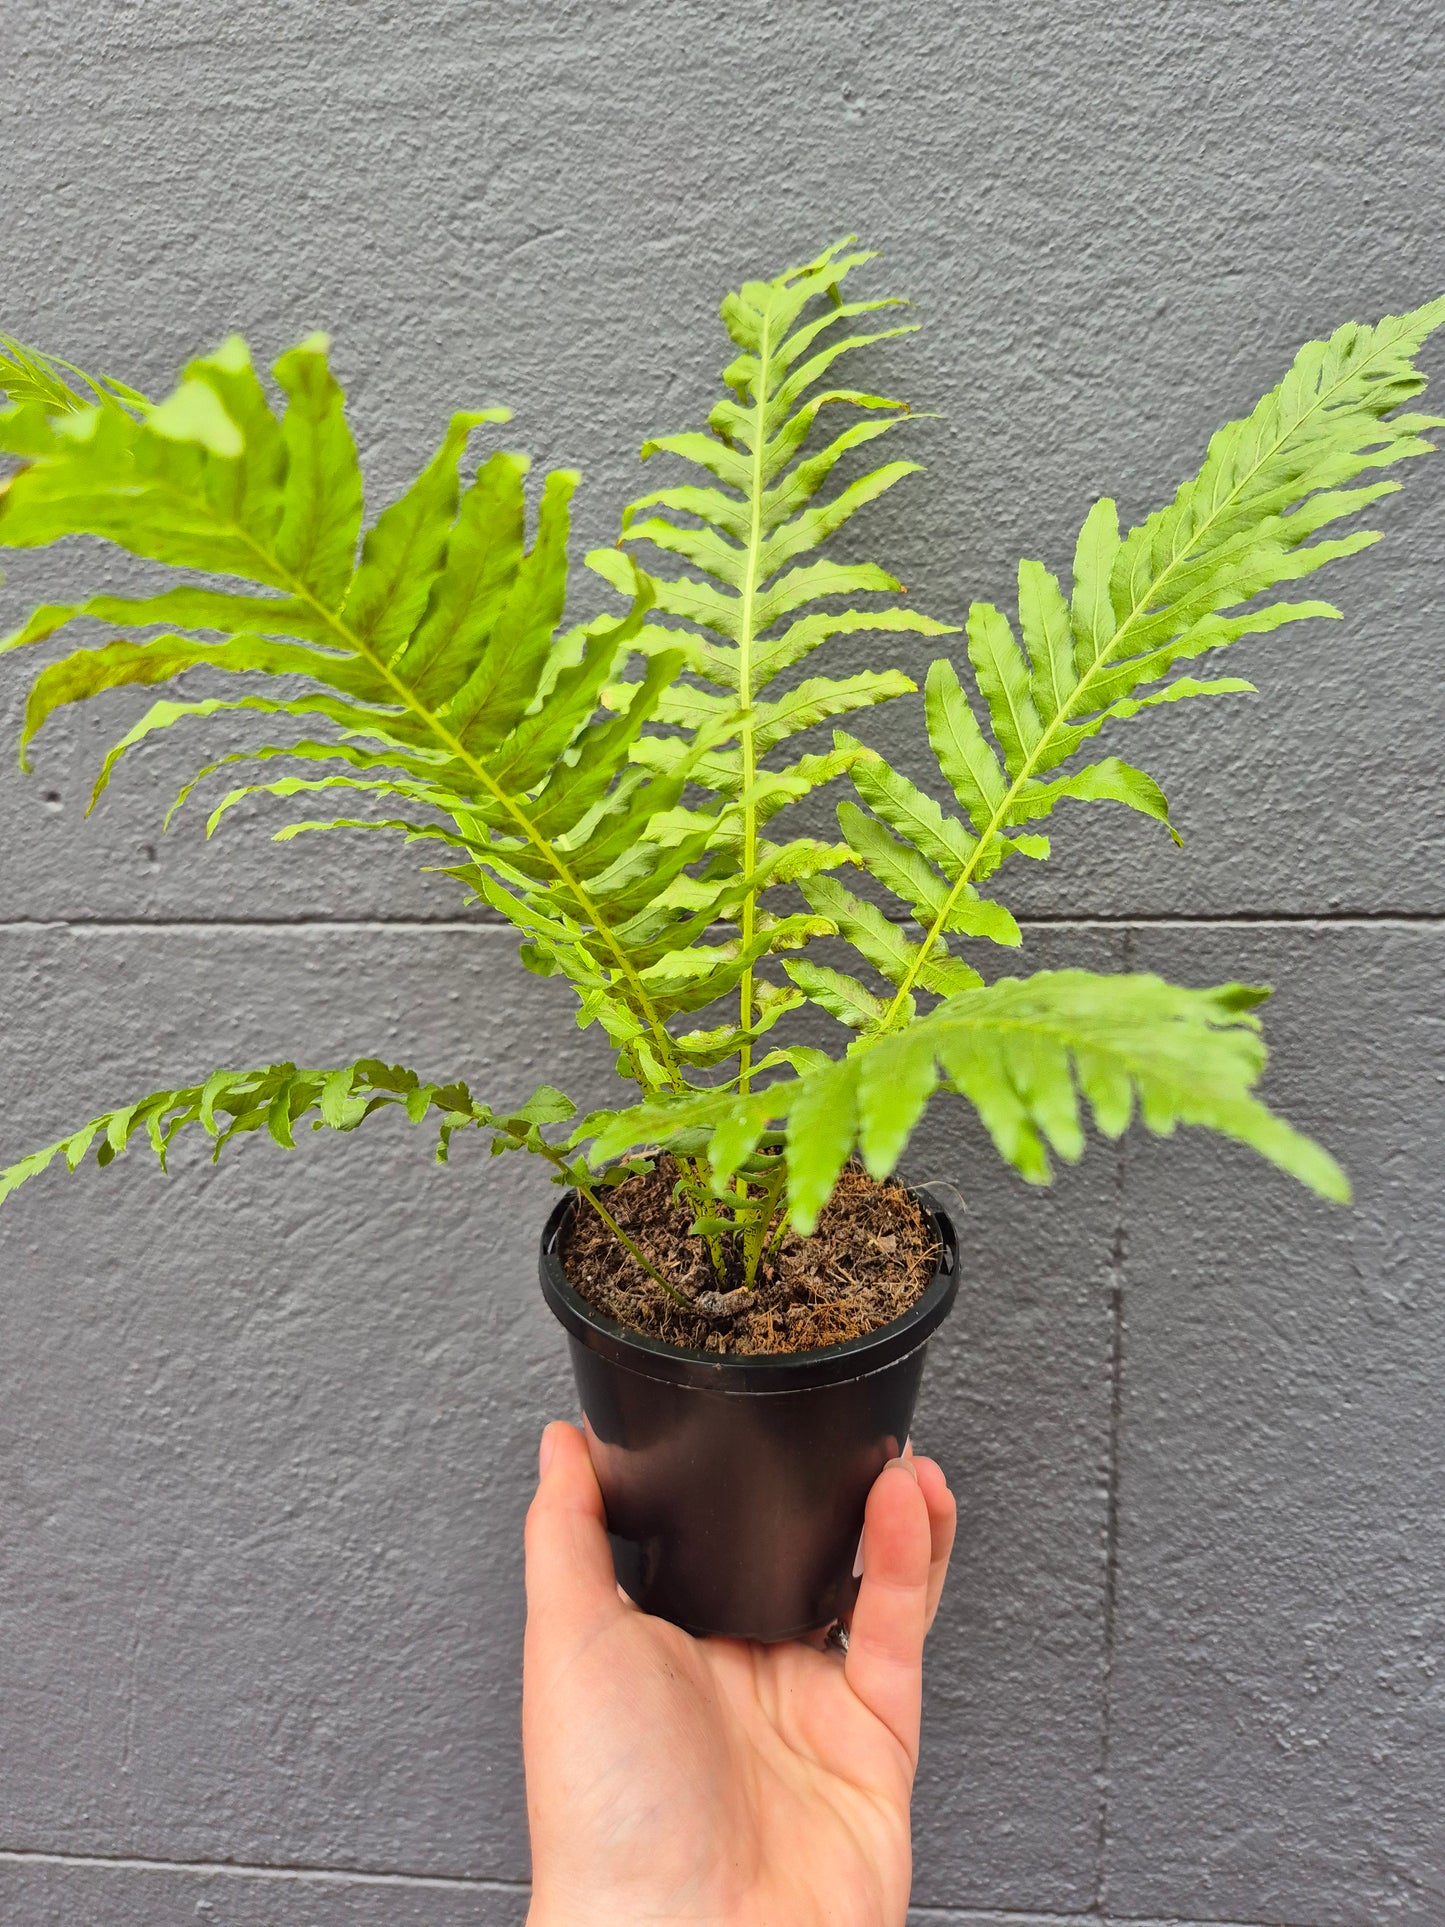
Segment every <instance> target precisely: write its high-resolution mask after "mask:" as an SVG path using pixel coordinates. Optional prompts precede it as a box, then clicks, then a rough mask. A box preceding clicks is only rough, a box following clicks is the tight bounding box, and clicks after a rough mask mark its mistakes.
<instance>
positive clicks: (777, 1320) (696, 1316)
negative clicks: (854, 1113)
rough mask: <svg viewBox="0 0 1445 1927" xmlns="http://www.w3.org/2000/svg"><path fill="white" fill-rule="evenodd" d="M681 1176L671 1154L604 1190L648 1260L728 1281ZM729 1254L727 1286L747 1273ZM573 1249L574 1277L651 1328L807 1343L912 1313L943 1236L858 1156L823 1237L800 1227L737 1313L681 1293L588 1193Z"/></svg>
mask: <svg viewBox="0 0 1445 1927" xmlns="http://www.w3.org/2000/svg"><path fill="white" fill-rule="evenodd" d="M676 1175H677V1173H676V1167H675V1165H674V1163H673V1160H672V1159H671V1158H670V1157H663V1158H659V1160H658V1162H657V1165H656V1167H655V1168H654V1169H653V1170H652V1171H650V1172H648V1173H647V1174H646V1175H644V1176H641V1177H633V1178H628V1179H627V1180H626V1182H625V1183H623V1184H620V1185H618V1187H617V1189H616V1190H615V1191H609V1192H607V1193H605V1194H604V1199H603V1201H604V1203H605V1204H606V1206H607V1209H608V1211H609V1212H611V1214H612V1216H613V1217H614V1218H615V1219H616V1220H617V1222H618V1224H619V1225H620V1226H621V1227H622V1229H623V1230H624V1231H625V1232H626V1233H627V1235H628V1237H629V1238H631V1239H632V1240H633V1242H634V1243H635V1244H636V1245H637V1246H638V1248H639V1249H640V1250H641V1251H642V1252H643V1253H644V1254H645V1256H646V1258H647V1260H648V1263H649V1264H651V1265H653V1266H655V1268H656V1269H657V1270H658V1271H659V1272H661V1274H662V1276H663V1277H664V1278H666V1279H668V1280H669V1282H670V1283H672V1284H674V1285H675V1286H676V1287H677V1288H678V1289H679V1290H680V1291H681V1292H683V1293H684V1295H685V1296H687V1297H689V1298H692V1297H696V1296H697V1294H698V1293H699V1292H706V1291H710V1290H715V1289H719V1288H720V1287H719V1280H718V1279H717V1278H716V1277H715V1275H714V1273H713V1269H712V1264H711V1261H710V1260H709V1258H708V1252H707V1246H706V1245H705V1244H704V1242H703V1240H702V1239H701V1238H694V1237H691V1236H689V1234H688V1225H689V1224H690V1223H691V1222H692V1210H691V1207H690V1206H689V1205H688V1204H687V1203H686V1201H680V1202H677V1203H674V1202H673V1197H672V1187H673V1184H674V1182H675V1179H676ZM729 1257H730V1258H731V1259H732V1261H733V1264H734V1265H736V1266H737V1275H736V1276H730V1277H729V1278H727V1279H726V1280H724V1281H722V1287H721V1288H724V1289H725V1288H726V1287H728V1286H734V1285H737V1284H740V1283H741V1282H742V1274H741V1264H740V1260H739V1259H738V1256H737V1254H736V1253H729ZM563 1259H564V1263H565V1265H566V1269H567V1277H568V1281H569V1282H570V1283H571V1285H572V1287H573V1289H574V1290H575V1291H576V1292H577V1293H578V1294H579V1295H580V1296H581V1297H583V1298H585V1299H586V1300H587V1302H588V1304H589V1305H591V1306H592V1307H593V1308H594V1309H595V1310H597V1311H600V1312H601V1313H603V1315H604V1316H605V1317H608V1318H613V1319H615V1320H616V1321H617V1323H618V1324H619V1325H627V1326H629V1327H630V1328H631V1329H632V1330H633V1331H639V1332H644V1333H646V1334H647V1336H648V1337H651V1338H660V1339H663V1340H664V1341H665V1342H666V1343H668V1344H671V1345H682V1346H685V1347H687V1348H688V1349H689V1350H693V1351H712V1352H748V1353H754V1354H756V1353H759V1352H804V1351H812V1350H814V1349H816V1348H817V1347H818V1346H821V1345H837V1344H840V1343H841V1342H842V1341H843V1340H844V1339H847V1338H858V1337H861V1336H862V1334H863V1333H865V1332H871V1331H876V1330H877V1329H878V1328H879V1326H880V1325H887V1324H891V1323H892V1321H893V1320H894V1319H895V1318H898V1317H900V1316H901V1315H902V1314H903V1313H904V1312H905V1311H907V1310H908V1308H909V1306H910V1305H911V1304H913V1303H914V1301H915V1300H916V1299H918V1298H919V1297H921V1296H922V1294H923V1292H924V1291H925V1289H926V1288H927V1286H928V1284H929V1283H930V1281H931V1280H932V1277H933V1274H934V1270H935V1267H936V1265H937V1261H938V1241H937V1239H936V1238H935V1237H934V1236H933V1233H932V1231H931V1230H930V1229H929V1226H928V1223H927V1220H926V1219H925V1218H924V1216H923V1214H922V1212H921V1211H920V1210H919V1208H918V1206H917V1204H916V1203H915V1202H914V1201H913V1199H912V1198H911V1197H910V1196H909V1195H908V1193H907V1192H906V1191H905V1190H904V1188H903V1186H902V1185H901V1184H894V1183H883V1184H879V1183H877V1182H876V1181H875V1180H874V1179H873V1178H870V1177H869V1176H868V1174H867V1172H866V1171H864V1170H863V1169H862V1168H861V1167H860V1166H858V1165H849V1166H848V1168H847V1169H846V1170H845V1171H844V1172H843V1175H842V1177H841V1178H840V1179H839V1181H838V1188H837V1190H836V1191H835V1192H834V1194H833V1196H832V1198H831V1200H830V1201H829V1203H828V1204H827V1206H826V1207H825V1209H824V1211H823V1214H822V1216H821V1218H820V1219H819V1221H818V1229H817V1230H816V1231H815V1232H814V1234H813V1236H812V1237H811V1238H800V1237H799V1236H798V1235H797V1233H796V1232H794V1231H789V1232H788V1234H787V1236H786V1237H785V1238H784V1240H783V1243H782V1245H781V1246H780V1247H779V1249H778V1252H777V1255H776V1256H775V1257H774V1258H773V1259H772V1260H771V1261H766V1262H765V1263H764V1265H763V1267H762V1269H761V1270H760V1272H759V1274H758V1281H757V1284H756V1286H755V1288H754V1290H753V1292H752V1293H751V1294H750V1296H749V1299H748V1302H747V1304H746V1305H745V1306H744V1308H743V1309H742V1310H741V1311H737V1312H734V1313H733V1314H732V1315H731V1316H724V1317H712V1318H708V1317H704V1316H703V1315H702V1314H701V1313H700V1312H695V1311H692V1310H690V1309H688V1308H687V1307H685V1306H682V1305H679V1304H678V1303H677V1302H676V1300H675V1299H672V1298H669V1297H668V1296H667V1295H666V1294H665V1293H664V1292H663V1291H662V1290H661V1288H660V1287H659V1286H658V1285H657V1284H656V1283H655V1282H654V1280H653V1279H651V1278H649V1277H648V1275H647V1273H646V1272H645V1271H644V1270H643V1269H642V1267H641V1266H640V1265H639V1264H638V1262H637V1260H636V1259H635V1258H634V1257H633V1256H632V1254H631V1252H629V1251H627V1250H626V1249H625V1248H624V1247H623V1246H622V1245H620V1244H619V1243H618V1242H617V1239H616V1238H615V1237H614V1236H613V1234H612V1232H611V1230H610V1229H609V1228H608V1226H607V1225H605V1224H604V1223H603V1222H602V1220H601V1218H599V1217H598V1215H597V1213H596V1212H595V1211H594V1210H593V1209H592V1207H591V1206H590V1205H589V1204H588V1203H587V1201H586V1199H582V1200H579V1204H578V1211H577V1217H576V1220H575V1222H574V1224H573V1227H572V1231H571V1234H570V1236H569V1237H568V1240H567V1244H566V1248H565V1250H564V1252H563ZM730 1269H732V1266H730Z"/></svg>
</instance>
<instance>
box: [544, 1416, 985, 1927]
mask: <svg viewBox="0 0 1445 1927" xmlns="http://www.w3.org/2000/svg"><path fill="white" fill-rule="evenodd" d="M953 1530H954V1503H953V1497H952V1495H951V1493H950V1492H949V1490H948V1485H947V1482H946V1481H945V1479H944V1476H943V1473H942V1472H941V1471H940V1470H939V1468H938V1466H936V1465H935V1464H934V1463H933V1461H932V1460H931V1459H914V1458H912V1457H905V1458H904V1459H895V1460H893V1461H892V1462H891V1463H890V1464H889V1465H887V1466H885V1467H884V1469H883V1471H882V1472H881V1473H880V1475H879V1477H878V1479H877V1481H876V1483H875V1484H874V1486H873V1490H872V1492H871V1493H870V1494H869V1498H868V1507H867V1512H866V1514H865V1519H864V1528H863V1580H862V1585H861V1587H860V1589H859V1593H858V1600H857V1604H856V1605H855V1606H854V1609H853V1613H852V1618H851V1625H850V1629H849V1640H848V1652H847V1654H846V1656H844V1655H842V1654H840V1653H838V1652H836V1651H833V1650H831V1649H825V1648H823V1647H821V1646H814V1645H808V1644H804V1643H802V1642H799V1641H789V1642H784V1643H783V1644H780V1645H776V1646H759V1645H751V1644H748V1643H746V1642H745V1641H742V1640H734V1639H693V1638H692V1637H691V1636H690V1635H689V1634H687V1633H684V1632H682V1631H681V1630H680V1629H679V1628H678V1627H676V1626H673V1625H670V1624H669V1623H668V1621H666V1620H664V1619H654V1618H652V1617H651V1616H650V1615H649V1614H647V1613H644V1612H641V1611H639V1609H638V1608H637V1607H636V1606H634V1605H632V1604H631V1603H630V1602H629V1601H627V1600H624V1599H623V1598H622V1596H621V1595H620V1594H619V1592H618V1589H617V1584H616V1580H615V1578H614V1576H613V1570H612V1553H611V1550H610V1548H609V1546H608V1543H607V1535H606V1530H605V1527H604V1513H603V1507H602V1495H601V1493H600V1491H599V1490H598V1486H597V1479H596V1476H595V1474H594V1473H593V1470H592V1462H591V1460H590V1458H589V1457H588V1455H587V1447H586V1444H585V1442H584V1440H583V1438H582V1435H581V1433H580V1432H578V1431H577V1430H576V1428H575V1427H574V1426H571V1425H562V1424H554V1425H549V1426H548V1427H547V1430H546V1431H545V1432H544V1433H543V1435H542V1450H541V1480H540V1483H539V1484H538V1487H537V1495H536V1497H535V1499H534V1500H533V1501H532V1507H531V1510H530V1511H529V1513H528V1515H527V1639H526V1651H525V1661H524V1666H523V1686H522V1738H523V1747H524V1751H525V1754H526V1764H527V1814H528V1820H529V1824H530V1826H531V1833H532V1881H533V1887H532V1908H531V1912H530V1913H529V1915H528V1927H563V1923H565V1927H643V1923H646V1924H647V1927H664V1924H665V1927H682V1923H688V1927H694V1924H695V1923H708V1924H709V1927H814V1923H816V1924H817V1927H823V1923H825V1922H826V1923H827V1927H902V1923H903V1920H904V1917H905V1915H906V1913H907V1909H908V1891H909V1880H910V1872H911V1853H910V1846H909V1827H908V1802H909V1795H910V1792H911V1790H912V1786H913V1774H914V1770H915V1768H916V1766H917V1764H918V1724H919V1713H920V1707H921V1700H922V1657H923V1640H924V1635H925V1634H926V1632H927V1630H928V1628H929V1626H930V1625H931V1624H932V1621H933V1615H934V1612H935V1610H936V1609H937V1606H938V1598H939V1594H940V1593H941V1592H942V1590H943V1579H944V1573H945V1571H946V1569H947V1566H948V1555H949V1551H950V1549H951V1547H952V1544H953Z"/></svg>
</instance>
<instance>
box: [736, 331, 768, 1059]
mask: <svg viewBox="0 0 1445 1927" xmlns="http://www.w3.org/2000/svg"><path fill="white" fill-rule="evenodd" d="M771 328H772V312H771V308H770V309H769V310H768V311H767V312H766V313H765V314H764V315H763V332H762V338H761V340H760V341H759V344H758V372H757V374H756V375H755V376H754V377H753V419H754V422H755V424H756V427H755V432H754V436H753V475H752V490H751V492H752V508H751V515H750V519H749V527H748V544H747V572H746V574H745V575H744V577H743V607H742V616H741V619H740V621H739V623H738V701H739V704H740V706H741V708H742V712H743V722H742V729H741V731H740V733H739V737H738V750H739V753H740V757H741V762H742V783H743V795H744V796H747V795H748V794H749V793H750V792H751V790H752V787H753V784H754V783H755V781H756V780H757V760H758V759H757V748H756V738H755V736H754V733H753V721H752V715H751V710H752V701H753V606H754V602H755V600H756V597H757V587H758V583H757V574H758V558H759V555H760V553H761V550H762V542H763V447H764V442H765V439H766V431H767V398H768V362H769V360H770V358H771V353H772V348H771ZM757 851H758V811H757V805H756V804H755V803H744V804H743V851H742V857H743V862H742V870H743V917H742V939H743V949H744V951H746V950H747V947H748V945H749V944H750V943H751V942H752V940H753V930H754V927H755V915H756V905H755V900H754V891H753V876H754V873H755V872H756V870H757ZM738 1021H739V1023H740V1024H741V1026H742V1028H743V1030H744V1031H746V1030H748V1029H750V1028H751V1026H752V1021H753V967H752V965H751V964H749V965H748V967H747V969H746V970H745V971H744V972H743V975H742V981H741V983H740V984H739V986H738ZM752 1074H753V1047H752V1045H751V1044H749V1043H744V1044H743V1046H742V1048H741V1050H740V1051H739V1053H738V1091H739V1093H740V1095H742V1096H744V1097H746V1096H747V1094H748V1091H749V1090H750V1089H751V1086H752Z"/></svg>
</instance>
